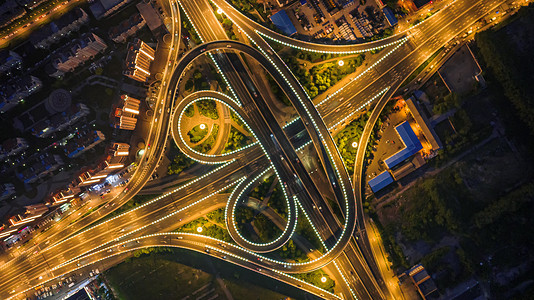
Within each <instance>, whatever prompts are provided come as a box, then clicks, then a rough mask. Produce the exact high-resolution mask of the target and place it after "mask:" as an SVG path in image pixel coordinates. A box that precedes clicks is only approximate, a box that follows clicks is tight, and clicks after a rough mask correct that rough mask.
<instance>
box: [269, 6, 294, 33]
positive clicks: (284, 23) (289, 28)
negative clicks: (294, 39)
mask: <svg viewBox="0 0 534 300" xmlns="http://www.w3.org/2000/svg"><path fill="white" fill-rule="evenodd" d="M271 21H272V22H273V24H274V26H276V27H277V28H278V29H280V30H281V31H282V32H283V33H285V34H286V35H288V36H291V35H293V34H295V33H297V29H296V28H295V25H293V23H292V22H291V19H289V16H288V15H287V13H286V11H285V10H283V9H281V10H280V11H278V12H277V13H275V14H274V15H272V16H271Z"/></svg>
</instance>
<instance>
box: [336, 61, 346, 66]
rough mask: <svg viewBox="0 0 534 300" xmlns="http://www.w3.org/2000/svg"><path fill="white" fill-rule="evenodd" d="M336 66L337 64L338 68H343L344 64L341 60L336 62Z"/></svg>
mask: <svg viewBox="0 0 534 300" xmlns="http://www.w3.org/2000/svg"><path fill="white" fill-rule="evenodd" d="M337 64H338V65H339V66H340V67H343V65H344V64H345V62H344V61H343V60H342V59H340V60H339V61H338V62H337Z"/></svg>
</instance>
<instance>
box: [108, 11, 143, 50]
mask: <svg viewBox="0 0 534 300" xmlns="http://www.w3.org/2000/svg"><path fill="white" fill-rule="evenodd" d="M145 24H146V22H145V19H144V18H143V17H142V16H141V15H140V14H134V15H132V16H130V18H128V20H124V21H122V22H121V23H120V24H119V25H117V26H114V27H111V28H110V29H109V38H110V39H111V40H113V41H114V42H115V43H124V42H126V39H127V38H128V37H130V36H132V35H134V34H135V33H136V32H137V31H138V30H139V29H141V28H142V27H143V26H145Z"/></svg>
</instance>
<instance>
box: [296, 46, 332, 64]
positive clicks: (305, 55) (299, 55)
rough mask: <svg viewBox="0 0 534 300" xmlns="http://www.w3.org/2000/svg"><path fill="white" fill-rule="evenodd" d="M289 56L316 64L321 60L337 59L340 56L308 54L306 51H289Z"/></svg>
mask: <svg viewBox="0 0 534 300" xmlns="http://www.w3.org/2000/svg"><path fill="white" fill-rule="evenodd" d="M290 53H291V56H292V57H296V58H298V59H301V60H307V61H309V62H311V63H317V62H320V61H323V60H327V59H331V58H335V57H339V56H340V55H337V54H330V53H318V52H308V51H300V50H297V49H291V52H290Z"/></svg>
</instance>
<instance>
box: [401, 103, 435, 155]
mask: <svg viewBox="0 0 534 300" xmlns="http://www.w3.org/2000/svg"><path fill="white" fill-rule="evenodd" d="M406 106H408V109H409V110H410V114H411V115H412V117H413V118H414V120H415V122H416V123H417V126H418V128H420V129H421V132H422V133H423V135H424V136H425V139H426V140H427V141H428V143H429V144H430V147H431V150H434V151H437V150H439V149H441V148H442V147H443V145H442V144H441V140H440V139H439V136H438V135H437V133H436V131H434V128H433V127H432V126H430V122H429V120H428V118H427V117H426V116H425V114H424V113H421V107H420V106H419V104H418V103H417V101H416V100H415V97H410V98H409V99H408V100H406Z"/></svg>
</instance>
